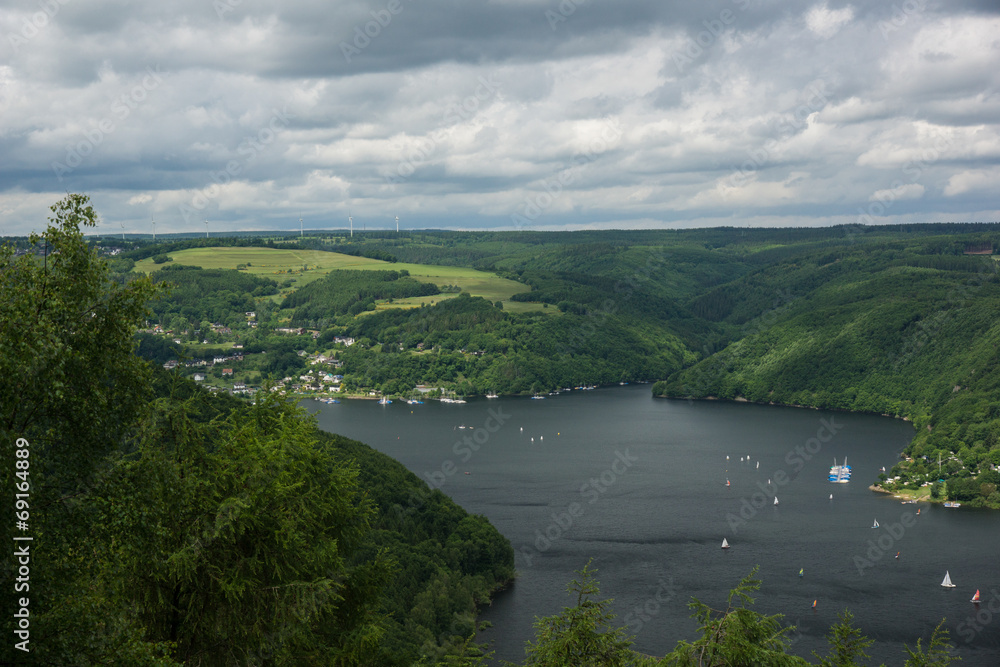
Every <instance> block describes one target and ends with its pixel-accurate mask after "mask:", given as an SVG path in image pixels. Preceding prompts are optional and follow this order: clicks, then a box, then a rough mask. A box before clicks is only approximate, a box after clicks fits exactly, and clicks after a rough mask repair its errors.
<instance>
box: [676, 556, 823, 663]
mask: <svg viewBox="0 0 1000 667" xmlns="http://www.w3.org/2000/svg"><path fill="white" fill-rule="evenodd" d="M756 574H757V568H756V567H754V569H753V571H751V572H750V574H749V575H748V576H746V577H744V578H743V579H742V580H741V581H740V583H739V584H737V586H736V588H734V589H733V590H731V591H730V592H729V596H728V598H727V600H726V602H727V605H726V608H725V609H722V610H716V609H712V608H711V607H710V606H708V605H707V604H705V603H703V602H701V601H700V600H698V599H697V598H694V599H692V601H691V602H690V604H689V605H688V606H689V607H691V609H692V610H694V613H693V614H692V616H693V617H694V618H697V619H698V621H699V623H700V626H699V629H698V631H699V632H700V633H701V637H699V638H698V639H696V640H695V641H693V642H686V641H680V642H678V645H677V648H675V649H674V650H673V651H672V652H671V653H669V654H667V656H666V657H665V658H664V660H663V662H662V663H661V664H663V665H669V666H671V667H673V666H676V667H695V666H697V667H716V666H718V667H786V666H791V665H796V666H797V665H807V664H808V663H807V662H806V661H805V660H804V659H802V658H799V657H797V656H792V655H788V654H787V653H786V650H787V649H788V647H789V645H790V643H791V642H790V640H789V639H788V637H787V635H788V634H789V633H790V632H791V631H792V630H793V629H794V627H793V626H782V624H781V619H782V618H783V617H782V615H781V614H775V615H773V616H766V615H763V614H760V613H758V612H755V611H753V610H752V609H750V608H749V606H750V605H752V604H753V598H751V597H750V593H751V592H753V591H756V590H758V589H759V588H760V580H759V579H756V578H755V575H756Z"/></svg>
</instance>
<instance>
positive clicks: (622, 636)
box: [464, 563, 959, 667]
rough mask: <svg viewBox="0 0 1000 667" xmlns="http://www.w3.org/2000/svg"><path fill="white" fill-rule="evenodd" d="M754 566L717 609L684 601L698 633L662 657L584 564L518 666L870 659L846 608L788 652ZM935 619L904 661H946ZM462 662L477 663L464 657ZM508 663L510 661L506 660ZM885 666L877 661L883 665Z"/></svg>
mask: <svg viewBox="0 0 1000 667" xmlns="http://www.w3.org/2000/svg"><path fill="white" fill-rule="evenodd" d="M756 573H757V569H756V568H754V570H753V571H752V572H751V573H750V574H749V575H748V576H746V577H744V578H743V579H742V580H741V581H740V582H739V583H738V584H737V585H736V587H735V588H733V589H732V590H731V591H730V592H729V595H728V596H727V598H726V606H725V608H724V609H714V608H712V607H711V606H709V605H707V604H705V603H704V602H702V601H700V600H698V599H697V598H692V600H691V601H690V602H689V603H688V607H689V608H690V609H691V612H692V613H691V616H692V617H693V618H695V619H697V622H698V630H697V636H696V637H695V638H694V639H693V640H691V641H687V640H681V641H679V642H678V643H677V646H676V648H674V650H673V651H671V652H670V653H668V654H667V655H665V656H663V657H654V656H649V655H644V654H641V653H638V652H636V651H635V650H634V649H633V648H632V638H631V637H629V636H628V635H626V633H625V630H624V629H623V628H621V627H617V626H616V625H615V623H614V619H615V614H614V611H613V605H612V602H613V601H612V600H609V599H604V600H601V599H598V596H599V595H600V586H599V584H598V582H597V580H596V578H595V577H596V570H594V569H592V568H591V567H590V564H589V563H588V564H587V565H585V566H584V567H583V569H582V570H580V571H578V574H579V576H580V578H579V579H575V580H573V581H572V582H570V584H569V585H568V586H567V591H568V592H569V593H570V595H571V596H573V597H575V599H576V604H575V605H574V606H572V607H564V608H563V611H562V612H560V613H558V614H555V615H553V616H547V617H545V618H538V619H536V621H535V639H534V641H529V642H528V643H527V646H526V647H525V653H526V656H527V657H526V660H525V661H524V662H523V663H522V664H523V665H524V667H808V666H809V665H818V666H820V667H860V666H861V665H867V664H869V660H868V658H869V656H868V654H867V653H865V649H867V648H868V647H869V646H871V645H872V644H873V643H874V640H872V639H869V638H868V637H866V636H864V635H863V634H862V632H861V630H860V629H858V628H856V627H855V626H854V625H853V616H852V615H851V613H850V612H849V611H847V610H845V611H844V612H842V613H841V614H840V615H839V621H838V623H836V624H835V625H833V627H831V628H830V631H829V633H828V634H827V641H828V643H829V649H828V651H827V653H826V654H825V655H820V654H817V653H815V652H814V653H813V658H815V660H816V661H815V662H810V661H809V660H806V659H805V658H803V657H801V656H797V655H793V654H791V653H789V651H790V649H791V648H792V646H793V645H794V643H795V639H796V628H795V626H792V625H785V624H784V621H783V619H784V617H783V616H782V615H781V614H773V615H766V614H761V613H760V612H758V611H755V610H754V609H753V603H754V598H753V597H752V594H753V593H754V591H756V590H758V589H759V588H760V584H761V582H760V580H759V579H757V578H756ZM943 623H944V621H943V620H942V623H941V624H940V625H938V627H937V628H936V629H935V630H934V632H933V633H932V634H931V636H930V637H929V641H928V643H927V645H926V647H924V646H922V640H917V642H916V645H915V646H914V647H912V648H911V647H909V646H905V647H904V651H905V656H904V657H905V658H906V659H905V661H904V662H903V663H902V664H903V666H904V667H947V665H950V664H952V663H953V662H954V661H955V660H958V659H959V658H956V657H955V656H954V646H953V645H952V644H951V640H950V636H949V632H948V631H947V630H946V629H943V627H942V626H943ZM464 664H466V665H477V664H479V665H482V664H485V663H484V662H482V661H471V660H470V661H469V662H466V663H464ZM506 664H507V665H508V667H516V666H515V665H514V664H513V663H506ZM883 667H884V665H883Z"/></svg>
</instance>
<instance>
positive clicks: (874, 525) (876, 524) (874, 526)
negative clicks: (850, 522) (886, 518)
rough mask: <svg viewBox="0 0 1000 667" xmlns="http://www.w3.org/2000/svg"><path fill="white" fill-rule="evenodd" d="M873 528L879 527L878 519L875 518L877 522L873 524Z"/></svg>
mask: <svg viewBox="0 0 1000 667" xmlns="http://www.w3.org/2000/svg"><path fill="white" fill-rule="evenodd" d="M872 528H878V519H875V523H873V524H872Z"/></svg>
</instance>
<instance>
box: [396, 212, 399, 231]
mask: <svg viewBox="0 0 1000 667" xmlns="http://www.w3.org/2000/svg"><path fill="white" fill-rule="evenodd" d="M396 233H397V234H398V233H399V216H398V215H397V216H396Z"/></svg>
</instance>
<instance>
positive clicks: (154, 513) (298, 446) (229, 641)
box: [95, 394, 391, 665]
mask: <svg viewBox="0 0 1000 667" xmlns="http://www.w3.org/2000/svg"><path fill="white" fill-rule="evenodd" d="M206 399H207V397H206V396H204V395H200V394H196V395H194V396H192V397H191V398H189V399H188V400H186V401H183V402H179V401H172V400H163V399H161V400H160V401H158V402H157V404H156V406H155V412H154V415H153V418H152V419H151V420H150V422H149V425H148V427H147V428H146V432H145V433H144V435H143V437H142V441H141V444H140V446H139V455H138V457H137V458H135V459H134V460H131V461H127V462H124V463H123V464H122V465H121V466H120V469H119V471H118V474H117V475H116V477H115V479H114V481H113V482H112V483H110V484H109V485H108V487H107V489H106V491H105V492H104V493H102V494H101V496H100V497H99V498H97V499H95V506H96V507H97V510H98V516H99V517H100V519H101V520H100V521H99V522H98V525H99V526H100V529H99V530H98V537H99V539H97V540H95V541H96V542H97V543H99V544H101V545H115V553H113V554H109V560H110V558H112V557H113V558H114V561H115V565H114V576H115V577H116V578H117V579H118V582H117V585H118V586H120V591H121V593H120V595H121V596H122V597H123V599H124V602H125V604H127V605H128V607H129V608H132V609H134V610H135V612H136V614H137V616H138V618H139V619H140V620H141V622H142V624H143V626H144V627H145V628H146V631H147V633H148V636H149V637H150V638H151V639H153V640H155V641H160V642H169V643H170V644H171V645H173V646H175V647H176V648H175V650H174V657H175V658H176V659H178V660H180V661H182V662H185V663H191V662H197V661H201V662H207V663H209V664H260V663H265V664H269V663H272V662H273V663H278V664H291V663H301V662H302V661H304V660H305V661H308V660H310V658H311V657H318V656H323V657H322V660H323V661H324V663H325V664H344V665H355V664H363V663H364V658H365V655H366V654H370V653H371V652H373V650H374V648H375V647H377V646H378V642H379V639H380V636H381V633H382V628H381V622H380V616H379V615H378V613H377V612H376V611H375V609H374V604H375V603H376V601H377V599H378V595H379V591H380V589H381V587H382V585H384V583H385V581H386V580H387V578H388V576H389V574H390V571H391V568H390V564H389V563H388V562H387V561H386V560H385V558H384V557H382V556H381V555H380V554H378V553H375V554H370V555H369V557H368V558H363V559H356V558H355V556H356V555H357V551H358V550H359V549H360V548H361V547H362V546H363V545H365V544H366V541H367V540H368V532H369V530H370V522H371V519H372V517H373V515H374V512H375V508H374V507H373V506H372V505H371V503H370V501H368V500H367V499H366V497H365V496H364V495H363V494H361V493H360V491H359V489H358V486H357V474H358V471H357V469H356V468H355V467H354V466H352V465H350V464H347V463H344V462H341V461H339V460H338V459H337V458H336V457H335V456H334V454H333V452H332V451H331V449H330V448H329V447H326V446H322V445H321V444H320V442H319V441H317V440H316V439H315V437H314V433H315V424H314V423H313V422H312V421H311V420H309V419H307V418H306V416H305V412H304V411H302V410H301V409H298V408H295V407H293V406H292V405H291V404H287V403H283V402H282V401H281V399H279V398H278V397H276V396H275V395H273V394H270V395H268V396H266V397H264V398H263V399H260V400H258V401H257V402H256V404H255V405H254V406H253V407H252V408H250V409H249V410H243V409H240V410H236V411H234V412H233V413H232V414H231V415H230V416H229V417H228V418H226V419H225V420H224V421H219V420H214V421H212V422H209V423H197V422H195V421H193V420H192V418H191V415H196V414H198V413H200V412H202V411H203V410H204V406H203V403H204V402H205V400H206Z"/></svg>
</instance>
